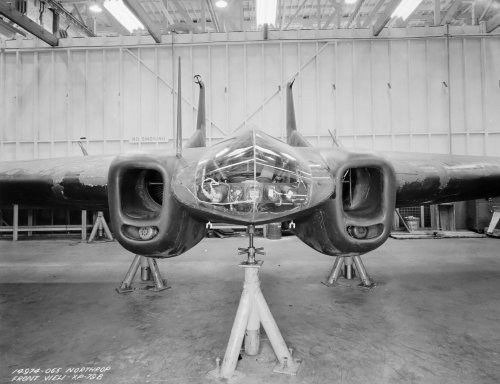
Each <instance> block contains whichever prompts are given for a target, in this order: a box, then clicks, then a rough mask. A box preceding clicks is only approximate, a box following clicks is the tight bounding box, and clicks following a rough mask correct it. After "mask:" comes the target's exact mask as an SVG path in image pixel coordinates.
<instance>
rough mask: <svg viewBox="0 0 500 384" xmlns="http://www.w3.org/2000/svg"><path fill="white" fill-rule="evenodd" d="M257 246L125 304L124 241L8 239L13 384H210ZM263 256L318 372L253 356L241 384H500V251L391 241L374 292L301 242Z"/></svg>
mask: <svg viewBox="0 0 500 384" xmlns="http://www.w3.org/2000/svg"><path fill="white" fill-rule="evenodd" d="M246 243H247V240H246V239H244V238H230V239H205V240H204V241H203V242H202V243H201V244H199V245H198V246H197V247H195V249H193V250H191V251H190V252H188V253H187V254H185V255H183V256H180V257H178V258H174V259H170V260H164V261H160V262H159V266H160V269H161V271H162V273H163V274H164V277H167V278H168V281H169V283H170V284H171V285H172V288H171V289H169V290H167V291H163V292H162V293H159V294H158V293H152V292H147V291H136V292H133V293H131V294H126V295H119V294H117V293H116V292H115V290H114V288H115V287H116V286H117V285H118V284H119V282H120V281H121V280H122V278H123V275H124V274H125V272H126V270H127V268H128V265H129V263H130V262H131V260H132V255H131V254H129V253H127V252H126V251H124V250H123V249H122V248H121V247H120V246H119V245H118V244H117V243H100V244H85V243H79V242H78V241H76V240H50V241H49V240H44V241H22V242H18V243H12V242H10V241H0V281H1V282H2V284H1V285H0V290H1V291H0V319H1V320H0V335H1V338H0V352H1V355H0V381H1V382H13V381H12V380H13V379H14V378H15V377H16V376H19V374H15V373H13V372H14V370H16V369H20V368H30V369H40V373H39V375H40V376H41V377H39V378H38V379H37V380H35V381H32V382H42V381H44V376H48V374H44V372H45V370H49V371H48V372H50V369H52V370H53V371H54V373H57V372H56V371H57V368H60V369H59V371H58V373H60V374H61V375H66V377H65V378H64V379H63V380H62V381H58V382H62V383H91V382H96V377H93V378H94V380H91V378H92V377H91V376H86V375H89V374H90V373H89V372H87V373H84V374H82V376H85V377H80V378H78V376H72V375H71V374H68V373H66V371H67V370H68V369H72V368H75V367H109V368H108V369H109V370H108V371H106V372H105V373H104V374H103V376H102V377H101V380H99V382H103V383H206V382H207V381H208V379H207V378H206V377H205V374H206V373H207V372H208V371H209V370H211V369H213V368H214V367H215V358H216V357H217V356H220V357H223V355H224V350H225V346H226V343H227V340H228V337H229V332H230V329H231V325H232V321H233V317H234V315H235V312H236V307H237V304H238V301H239V296H240V293H241V287H242V271H241V269H240V268H238V267H237V264H238V262H239V261H240V259H241V256H237V255H236V252H235V250H236V248H237V247H238V246H246ZM256 244H257V246H264V247H265V248H266V251H267V255H266V256H265V257H264V260H265V263H264V267H263V269H262V272H261V278H262V288H263V292H264V295H265V296H266V298H267V301H268V303H269V306H270V308H271V310H272V312H273V314H274V316H275V318H276V321H277V323H278V325H279V327H280V329H281V331H282V333H283V336H284V338H285V340H286V341H287V343H288V344H289V346H291V347H293V348H294V349H295V356H296V357H299V358H301V359H303V360H304V363H303V366H302V367H301V370H300V372H299V375H298V376H296V377H289V376H282V375H279V374H274V373H272V367H273V365H274V363H270V362H268V363H257V362H255V358H253V359H251V358H244V359H243V360H242V361H241V362H240V363H239V366H238V367H239V368H238V369H239V370H240V371H242V372H243V374H244V377H243V378H241V379H239V380H238V381H237V382H242V383H259V384H260V383H326V382H331V383H426V384H428V383H439V384H444V383H453V384H456V383H498V382H500V364H499V363H500V321H499V320H500V295H499V292H500V254H499V249H500V240H497V239H489V238H488V239H451V240H447V239H441V240H403V241H402V240H392V239H390V240H389V241H388V242H387V243H386V244H385V245H384V246H382V247H381V248H380V249H378V250H377V251H375V252H373V253H372V254H371V255H367V256H365V257H364V261H365V265H366V267H367V269H368V271H369V273H370V274H371V276H372V277H373V278H374V279H375V280H376V281H377V282H379V285H378V287H376V288H375V289H373V290H366V289H363V288H360V287H358V286H357V285H356V284H357V282H345V281H344V282H342V283H341V284H340V286H338V287H335V288H328V287H326V286H324V285H322V284H321V283H320V281H321V280H322V279H323V278H324V276H325V275H326V274H327V273H328V271H329V269H330V268H331V266H332V264H333V258H330V257H327V256H324V255H321V254H318V253H316V252H314V251H313V250H311V249H309V248H308V247H307V246H306V245H304V244H302V243H301V242H300V241H298V240H297V239H296V238H294V237H287V238H283V239H282V240H279V241H276V240H266V239H261V238H258V239H257V240H256ZM263 346H264V348H265V347H266V346H267V345H266V343H265V342H264V343H263ZM21 376H23V375H21ZM24 376H26V375H24ZM31 376H36V374H35V373H33V374H32V375H31ZM96 376H97V374H96ZM52 379H53V378H52ZM44 382H52V383H55V382H56V381H54V380H47V381H44Z"/></svg>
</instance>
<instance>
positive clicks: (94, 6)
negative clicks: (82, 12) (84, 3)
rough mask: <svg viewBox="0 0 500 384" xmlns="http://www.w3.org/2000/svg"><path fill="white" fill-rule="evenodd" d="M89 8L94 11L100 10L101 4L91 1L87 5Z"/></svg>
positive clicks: (98, 11)
mask: <svg viewBox="0 0 500 384" xmlns="http://www.w3.org/2000/svg"><path fill="white" fill-rule="evenodd" d="M89 10H90V11H91V12H94V13H100V12H102V8H101V6H100V5H99V4H98V3H97V2H96V1H91V2H90V5H89Z"/></svg>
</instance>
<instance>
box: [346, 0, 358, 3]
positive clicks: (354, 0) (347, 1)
mask: <svg viewBox="0 0 500 384" xmlns="http://www.w3.org/2000/svg"><path fill="white" fill-rule="evenodd" d="M356 1H357V0H345V3H346V4H354V3H356Z"/></svg>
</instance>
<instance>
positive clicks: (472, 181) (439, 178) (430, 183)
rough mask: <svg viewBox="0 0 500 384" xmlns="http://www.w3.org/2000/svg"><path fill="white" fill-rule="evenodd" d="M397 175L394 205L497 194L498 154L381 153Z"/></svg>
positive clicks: (499, 187)
mask: <svg viewBox="0 0 500 384" xmlns="http://www.w3.org/2000/svg"><path fill="white" fill-rule="evenodd" d="M383 155H384V157H385V158H387V159H388V161H389V162H390V163H391V164H392V166H393V168H394V172H395V175H396V206H397V207H405V206H406V207H408V206H414V205H420V204H435V203H445V202H453V201H462V200H472V199H480V198H488V197H496V196H500V158H496V157H479V156H457V155H435V154H415V153H384V154H383Z"/></svg>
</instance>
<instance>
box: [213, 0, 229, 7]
mask: <svg viewBox="0 0 500 384" xmlns="http://www.w3.org/2000/svg"><path fill="white" fill-rule="evenodd" d="M215 6H216V7H219V8H226V7H227V1H226V0H218V1H216V2H215Z"/></svg>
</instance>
